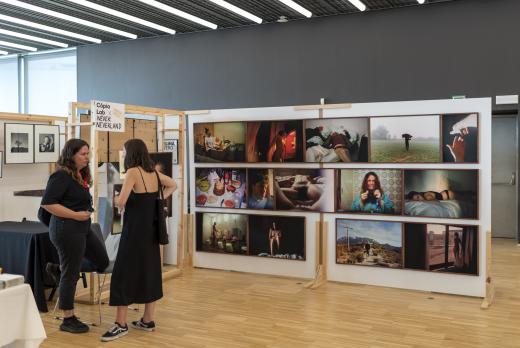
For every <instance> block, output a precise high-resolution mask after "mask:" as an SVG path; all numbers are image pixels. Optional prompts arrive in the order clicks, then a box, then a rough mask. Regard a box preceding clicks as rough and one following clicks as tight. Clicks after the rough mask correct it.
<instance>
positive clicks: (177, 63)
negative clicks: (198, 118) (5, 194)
mask: <svg viewBox="0 0 520 348" xmlns="http://www.w3.org/2000/svg"><path fill="white" fill-rule="evenodd" d="M519 15H520V1H519V0H457V1H453V2H446V3H440V4H434V5H423V6H414V7H409V8H403V9H394V10H386V11H373V12H370V11H369V12H367V13H359V14H355V15H344V16H336V17H329V18H315V19H310V20H303V21H294V22H290V23H285V24H278V23H275V24H267V25H260V26H251V27H246V28H240V29H232V30H218V31H208V32H202V33H194V34H185V35H176V36H173V37H161V38H154V39H142V40H136V41H125V42H119V43H111V44H102V45H91V46H84V47H80V48H79V49H78V100H80V101H88V100H90V99H101V100H108V101H113V102H123V103H128V104H139V105H147V106H154V107H165V108H178V109H207V108H208V109H209V108H238V107H259V106H280V105H298V104H316V103H318V102H319V98H320V97H326V98H327V101H328V102H332V103H335V102H373V101H391V100H413V99H437V98H449V97H450V96H452V95H466V96H468V97H485V96H495V95H500V94H517V93H518V92H519V91H520V86H519V85H520V78H519V77H520V45H519V40H518V38H519V34H520V20H518V18H519Z"/></svg>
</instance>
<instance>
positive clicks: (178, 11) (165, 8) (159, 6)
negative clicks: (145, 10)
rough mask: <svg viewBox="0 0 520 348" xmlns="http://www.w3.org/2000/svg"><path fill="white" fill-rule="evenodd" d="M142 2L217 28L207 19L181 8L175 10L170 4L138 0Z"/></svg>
mask: <svg viewBox="0 0 520 348" xmlns="http://www.w3.org/2000/svg"><path fill="white" fill-rule="evenodd" d="M139 1H140V2H142V3H145V4H147V5H150V6H153V7H155V8H158V9H161V10H163V11H166V12H169V13H171V14H174V15H176V16H179V17H182V18H185V19H187V20H190V21H192V22H195V23H198V24H200V25H203V26H205V27H208V28H210V29H217V25H216V24H214V23H211V22H208V21H205V20H204V19H202V18H199V17H195V16H193V15H190V14H189V13H186V12H184V11H181V10H177V9H176V8H173V7H171V6H168V5H165V4H163V3H162V2H159V1H155V0H139Z"/></svg>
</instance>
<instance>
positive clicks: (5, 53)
mask: <svg viewBox="0 0 520 348" xmlns="http://www.w3.org/2000/svg"><path fill="white" fill-rule="evenodd" d="M0 54H1V55H4V56H5V55H7V54H9V52H7V51H0Z"/></svg>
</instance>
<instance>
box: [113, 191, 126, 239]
mask: <svg viewBox="0 0 520 348" xmlns="http://www.w3.org/2000/svg"><path fill="white" fill-rule="evenodd" d="M113 187H114V188H113V190H112V193H113V197H112V202H113V207H112V209H113V212H112V231H111V234H121V233H123V213H122V212H121V211H120V210H119V208H118V207H117V206H116V204H115V202H116V200H117V196H119V194H120V193H121V189H122V188H123V185H122V184H114V186H113Z"/></svg>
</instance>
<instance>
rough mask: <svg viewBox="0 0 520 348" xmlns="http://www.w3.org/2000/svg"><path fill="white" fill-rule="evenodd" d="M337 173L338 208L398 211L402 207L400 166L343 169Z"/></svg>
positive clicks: (343, 210) (382, 212)
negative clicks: (397, 167)
mask: <svg viewBox="0 0 520 348" xmlns="http://www.w3.org/2000/svg"><path fill="white" fill-rule="evenodd" d="M336 175H337V183H338V184H337V190H338V192H337V193H338V194H337V196H336V197H337V202H336V210H337V211H339V212H348V213H364V214H397V215H400V214H401V212H402V207H403V198H402V192H403V180H402V171H401V170H399V169H342V170H338V171H337V172H336Z"/></svg>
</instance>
